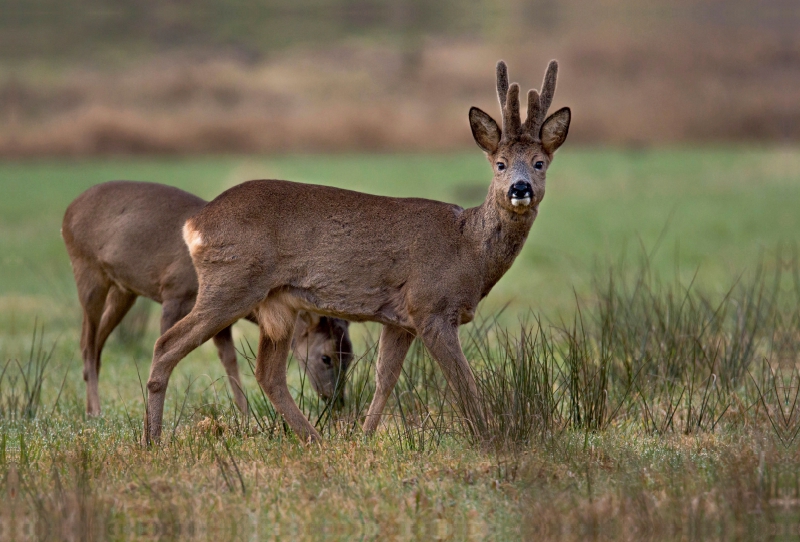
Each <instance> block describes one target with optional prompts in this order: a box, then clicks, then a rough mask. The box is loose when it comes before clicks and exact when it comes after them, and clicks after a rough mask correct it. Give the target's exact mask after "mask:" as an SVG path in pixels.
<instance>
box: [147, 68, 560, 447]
mask: <svg viewBox="0 0 800 542" xmlns="http://www.w3.org/2000/svg"><path fill="white" fill-rule="evenodd" d="M556 71H557V65H556V62H555V61H552V62H551V63H550V65H549V66H548V69H547V72H546V74H545V78H544V83H543V86H542V93H541V95H539V94H538V93H537V92H536V91H535V90H531V91H530V92H529V93H528V117H527V120H526V121H525V123H524V124H523V123H522V122H521V120H520V113H519V85H517V84H516V83H514V84H512V85H511V86H509V85H508V76H507V70H506V65H505V63H504V62H502V61H501V62H499V63H498V64H497V93H498V97H499V99H500V105H501V108H502V114H503V117H502V118H503V125H502V130H501V129H500V127H499V126H498V125H497V123H496V122H495V121H494V120H493V119H492V118H491V117H490V116H489V115H488V114H486V113H484V112H483V111H481V110H480V109H477V108H475V107H473V108H471V109H470V112H469V120H470V125H471V127H472V133H473V136H474V138H475V141H476V142H477V144H478V146H479V147H480V148H481V149H483V150H484V151H485V153H486V155H487V157H488V159H489V162H490V163H491V164H492V168H493V171H494V177H493V179H492V182H491V184H490V186H489V191H488V194H487V196H486V199H485V201H484V202H483V204H481V205H480V206H478V207H475V208H471V209H462V208H461V207H458V206H456V205H451V204H448V203H442V202H438V201H431V200H425V199H417V198H391V197H380V196H373V195H369V194H363V193H359V192H352V191H350V190H342V189H338V188H331V187H327V186H315V185H308V184H300V183H292V182H288V181H277V180H259V181H249V182H246V183H243V184H240V185H238V186H235V187H233V188H230V189H229V190H227V191H225V192H223V193H222V194H221V195H219V196H218V197H217V198H216V199H215V200H213V201H211V202H210V203H209V204H208V205H206V206H205V207H204V208H203V209H202V210H201V211H200V212H199V213H197V214H196V215H195V216H194V217H192V218H191V219H189V220H188V221H187V222H186V224H185V226H184V229H183V234H184V239H185V241H186V244H187V246H188V247H189V252H190V253H191V255H192V261H193V262H194V265H195V269H196V270H197V275H198V279H199V283H200V290H199V293H198V296H197V302H196V304H195V306H194V308H193V309H192V311H191V312H190V313H189V314H188V315H187V316H186V317H185V318H183V320H181V321H180V322H178V323H177V324H175V326H174V327H173V328H171V329H170V330H169V331H167V332H166V333H165V334H164V335H162V336H161V338H159V339H158V341H157V342H156V345H155V349H154V352H153V363H152V365H151V367H150V377H149V379H148V382H147V388H148V390H149V396H148V420H147V421H148V424H147V425H148V427H147V428H146V431H145V439H146V440H149V439H153V440H157V439H158V437H159V435H160V432H161V420H162V415H163V409H164V397H165V394H166V389H167V384H168V382H169V377H170V374H171V372H172V370H173V369H174V368H175V366H176V365H177V363H178V362H179V361H180V360H181V359H182V358H183V357H184V356H186V354H188V353H189V352H191V351H192V350H193V349H195V348H197V346H199V345H200V344H202V343H203V342H205V341H206V340H208V339H209V338H210V337H213V336H214V335H215V334H216V333H218V332H219V331H220V330H221V329H225V328H226V327H227V326H229V325H230V323H231V322H235V321H236V320H237V319H239V318H242V317H243V316H245V315H248V314H254V315H255V316H256V319H257V320H258V324H259V328H260V342H259V348H258V358H257V364H256V378H257V380H258V383H259V384H260V385H261V387H262V388H263V390H264V391H265V393H266V394H267V396H268V397H269V399H270V400H271V401H272V403H273V404H274V405H275V408H276V409H277V410H278V412H280V413H281V414H282V415H283V417H284V419H285V420H286V421H287V423H288V424H289V425H290V426H291V428H292V429H293V430H294V431H295V432H296V433H297V435H298V436H299V437H300V438H301V439H303V440H307V439H312V440H318V439H319V438H320V437H319V433H317V431H316V430H315V429H314V427H313V426H312V425H311V424H310V423H309V422H308V420H307V419H306V418H305V416H303V414H302V412H301V411H300V409H298V408H297V405H296V404H295V402H294V400H293V399H292V396H291V395H290V394H289V389H288V387H287V384H286V358H287V354H288V351H289V346H290V344H291V337H292V330H293V328H294V322H295V315H296V313H297V311H299V310H311V311H314V312H318V313H320V314H325V315H330V316H335V317H339V318H346V319H348V320H352V321H374V322H379V323H381V324H383V330H382V332H381V335H380V342H379V347H378V362H377V368H376V372H377V375H376V377H377V386H376V390H375V396H374V398H373V400H372V403H371V405H370V407H369V411H368V413H367V416H366V420H365V422H364V430H365V432H366V433H367V434H371V433H372V432H374V431H375V429H376V428H377V426H378V423H379V421H380V417H381V412H382V410H383V408H384V406H385V405H386V401H387V399H388V398H389V394H390V393H391V391H392V388H393V387H394V386H395V384H396V383H397V380H398V378H399V376H400V371H401V367H402V364H403V361H404V359H405V356H406V353H407V352H408V349H409V346H410V345H411V342H412V340H413V339H414V337H419V338H420V339H421V340H422V342H423V344H424V345H425V347H426V348H427V349H428V350H429V351H430V353H431V355H432V357H433V358H434V359H435V360H436V361H437V362H438V364H439V366H440V367H441V369H442V370H443V372H444V374H445V377H446V378H447V381H448V383H449V385H450V387H451V389H452V390H453V391H454V392H455V394H456V397H457V400H458V404H459V405H460V407H461V408H462V409H463V410H464V413H465V415H466V416H467V419H468V420H470V421H471V422H472V427H473V430H474V431H475V432H477V433H481V432H482V431H483V430H484V429H485V420H484V417H483V413H482V411H481V408H480V406H479V401H478V399H479V398H478V392H477V387H476V385H475V380H474V377H473V375H472V373H471V370H470V367H469V364H468V362H467V359H466V358H465V356H464V353H463V351H462V349H461V345H460V343H459V338H458V326H459V325H460V324H464V323H466V322H469V321H471V320H472V319H473V317H474V314H475V309H476V307H477V305H478V302H479V301H480V300H481V299H483V298H484V297H485V296H486V295H487V294H488V293H489V291H490V290H491V289H492V287H493V286H494V284H495V283H496V282H497V281H498V280H499V279H500V277H502V276H503V274H504V273H505V272H506V271H507V270H508V268H509V267H510V266H511V264H512V262H513V261H514V259H515V258H516V256H517V254H519V252H520V250H521V249H522V245H523V243H524V242H525V239H526V238H527V236H528V232H529V231H530V228H531V225H532V224H533V221H534V219H535V218H536V215H537V213H538V209H539V204H540V203H541V201H542V198H543V197H544V192H545V172H546V170H547V168H548V166H549V165H550V163H551V162H552V160H553V153H555V151H556V149H558V148H559V147H560V146H561V144H562V143H564V141H565V139H566V137H567V131H568V129H569V123H570V110H569V109H568V108H563V109H560V110H558V111H557V112H555V113H554V114H553V115H551V116H549V117H546V115H547V110H548V108H549V106H550V103H551V102H552V99H553V93H554V92H555V85H556Z"/></svg>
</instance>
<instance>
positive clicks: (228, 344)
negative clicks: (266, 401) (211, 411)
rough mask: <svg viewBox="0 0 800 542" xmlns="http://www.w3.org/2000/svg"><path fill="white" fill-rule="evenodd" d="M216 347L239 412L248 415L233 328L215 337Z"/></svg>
mask: <svg viewBox="0 0 800 542" xmlns="http://www.w3.org/2000/svg"><path fill="white" fill-rule="evenodd" d="M214 345H216V347H217V353H218V354H219V359H220V361H222V365H223V367H225V372H226V373H228V381H229V382H230V385H231V391H232V392H233V400H234V401H235V402H236V406H237V407H239V410H241V411H242V412H243V413H245V414H247V398H246V397H245V395H244V390H243V389H242V380H241V378H239V364H238V363H237V362H236V348H235V347H234V345H233V333H232V331H231V326H228V327H226V328H225V329H223V330H222V331H220V332H219V333H217V334H216V335H214Z"/></svg>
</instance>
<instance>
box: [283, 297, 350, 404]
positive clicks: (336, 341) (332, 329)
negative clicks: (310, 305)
mask: <svg viewBox="0 0 800 542" xmlns="http://www.w3.org/2000/svg"><path fill="white" fill-rule="evenodd" d="M349 326H350V322H348V321H347V320H342V319H340V318H328V317H327V316H320V315H319V314H315V313H313V312H305V311H302V312H300V314H299V315H298V318H297V322H296V324H295V328H294V338H293V340H292V349H293V350H294V355H295V357H296V358H297V360H298V362H299V363H300V365H301V366H302V367H303V369H304V370H305V372H306V375H308V378H309V380H311V385H312V387H313V388H314V390H316V392H317V393H318V394H319V395H320V396H321V397H322V398H323V399H325V400H331V399H334V400H335V403H334V406H341V405H342V404H344V384H345V376H346V375H347V369H348V367H350V362H351V361H352V360H353V345H352V343H351V342H350V334H349V332H348V328H349Z"/></svg>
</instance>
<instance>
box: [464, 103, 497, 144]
mask: <svg viewBox="0 0 800 542" xmlns="http://www.w3.org/2000/svg"><path fill="white" fill-rule="evenodd" d="M469 126H470V128H472V137H474V138H475V143H477V144H478V146H479V147H480V148H481V149H483V150H484V151H485V152H488V153H489V154H492V153H493V152H494V151H496V150H497V146H498V145H499V144H500V135H501V133H500V127H499V126H497V123H496V122H495V121H494V119H493V118H492V117H490V116H489V115H488V114H486V113H484V112H483V111H481V110H480V109H478V108H477V107H471V108H470V109H469Z"/></svg>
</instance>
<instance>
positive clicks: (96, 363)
mask: <svg viewBox="0 0 800 542" xmlns="http://www.w3.org/2000/svg"><path fill="white" fill-rule="evenodd" d="M205 204H206V201H205V200H202V199H200V198H198V197H197V196H194V195H192V194H189V193H188V192H184V191H183V190H179V189H177V188H174V187H171V186H164V185H161V184H156V183H143V182H132V181H112V182H107V183H103V184H99V185H96V186H94V187H92V188H90V189H89V190H87V191H86V192H84V193H83V194H81V195H80V196H78V197H77V198H76V199H75V201H73V202H72V203H71V204H70V206H69V207H68V208H67V211H66V213H65V215H64V222H63V225H62V229H61V234H62V236H63V238H64V243H65V244H66V245H67V252H68V253H69V258H70V260H71V262H72V270H73V272H74V274H75V282H76V283H77V286H78V297H79V298H80V302H81V305H82V307H83V330H82V333H81V352H82V355H83V378H84V380H86V412H87V413H88V414H89V415H97V414H99V413H100V398H99V395H98V389H97V385H98V382H97V379H98V373H99V371H100V356H101V353H102V351H103V346H104V344H105V342H106V339H107V338H108V336H109V334H110V333H111V332H112V331H113V330H114V328H116V327H117V325H118V324H119V323H120V321H121V320H122V318H123V317H124V316H125V314H126V313H127V312H128V310H129V309H130V308H131V307H132V306H133V303H134V301H136V297H137V296H144V297H148V298H150V299H152V300H153V301H157V302H158V303H161V304H162V307H163V308H162V311H161V333H162V334H163V333H164V332H165V331H166V330H167V329H169V328H171V327H172V326H173V324H174V323H175V322H177V321H178V320H180V319H181V318H183V317H184V316H185V315H186V314H187V313H188V312H189V311H190V310H191V308H192V306H193V305H194V302H195V298H196V297H197V275H196V273H195V270H194V266H193V265H192V260H191V257H190V256H189V251H188V249H187V248H186V245H185V244H184V242H183V238H182V237H181V228H182V227H183V224H184V222H185V221H186V219H187V218H189V217H190V216H192V215H194V214H195V213H197V212H198V211H199V210H200V209H202V208H203V206H204V205H205ZM245 317H248V315H245ZM250 318H251V319H252V317H250ZM298 322H299V324H300V325H298V327H297V331H296V333H295V336H294V339H295V345H294V346H295V355H296V356H297V358H298V360H299V362H300V364H301V365H302V366H303V368H304V369H305V370H306V371H307V373H308V375H309V380H310V381H311V385H312V386H313V388H314V389H315V390H316V391H317V392H318V393H319V394H320V395H321V396H322V397H324V398H326V399H330V398H333V397H336V398H337V400H339V401H341V399H342V398H343V392H344V388H343V382H344V375H345V373H346V371H347V366H348V365H349V363H350V360H351V359H352V356H353V353H352V346H351V343H350V336H349V331H348V322H346V321H344V320H339V319H332V318H325V317H320V316H318V315H311V314H306V313H303V314H302V315H301V316H300V318H298ZM232 323H233V322H230V323H229V324H232ZM214 344H215V345H216V347H217V350H218V352H219V357H220V360H221V361H222V365H223V366H224V367H225V371H226V372H227V374H228V378H229V380H230V385H231V388H232V390H233V397H234V400H235V401H236V405H237V406H238V407H239V408H240V409H241V410H242V411H243V412H244V411H246V410H247V400H246V398H245V396H244V393H243V392H242V389H241V380H239V368H238V365H237V363H236V350H235V349H234V345H233V338H232V336H231V328H230V325H227V326H225V327H224V328H222V329H219V330H217V332H216V334H215V335H214Z"/></svg>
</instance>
